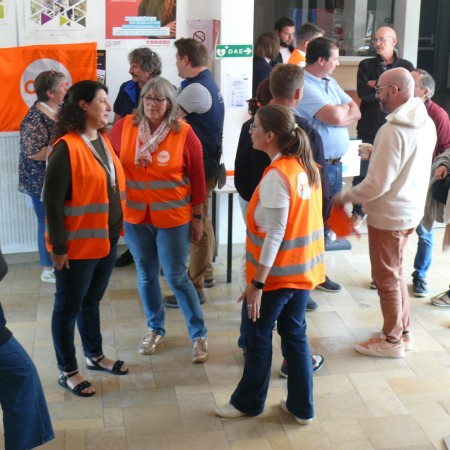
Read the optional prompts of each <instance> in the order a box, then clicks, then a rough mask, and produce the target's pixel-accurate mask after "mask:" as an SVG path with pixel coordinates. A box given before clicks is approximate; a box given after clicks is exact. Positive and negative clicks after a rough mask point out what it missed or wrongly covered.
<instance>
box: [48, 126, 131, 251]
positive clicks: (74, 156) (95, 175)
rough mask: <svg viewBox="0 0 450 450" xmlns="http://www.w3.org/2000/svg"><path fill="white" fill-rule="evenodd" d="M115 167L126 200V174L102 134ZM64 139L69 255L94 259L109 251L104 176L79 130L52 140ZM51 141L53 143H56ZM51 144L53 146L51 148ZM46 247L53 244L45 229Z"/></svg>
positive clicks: (65, 206) (120, 189) (65, 203)
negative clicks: (68, 194) (69, 180)
mask: <svg viewBox="0 0 450 450" xmlns="http://www.w3.org/2000/svg"><path fill="white" fill-rule="evenodd" d="M103 137H104V140H105V142H106V145H107V149H105V151H109V153H110V155H111V157H112V160H113V163H114V167H115V170H116V179H117V187H118V189H119V192H120V197H121V200H122V209H123V208H124V206H125V205H124V203H125V176H124V173H123V169H122V165H121V164H120V161H119V159H118V158H117V156H116V155H115V153H114V150H113V148H112V146H111V143H110V142H109V140H108V138H107V137H106V136H104V135H103ZM61 140H63V141H65V142H66V144H67V147H68V150H69V157H70V168H71V174H72V199H71V200H69V201H65V202H64V228H65V230H66V235H67V254H68V255H69V259H97V258H103V257H104V256H106V255H107V254H108V253H109V250H110V244H109V226H108V215H109V200H108V190H107V184H106V183H107V176H106V175H105V170H104V168H103V167H102V166H101V165H100V163H99V162H98V161H97V159H96V158H95V156H94V155H93V154H92V152H91V150H90V149H89V148H88V146H87V145H86V144H85V143H84V141H83V139H82V137H81V136H80V135H79V134H78V133H73V132H72V133H68V134H65V135H64V136H62V137H61V138H60V139H58V140H57V141H56V142H55V145H56V144H57V143H58V142H59V141H61ZM55 145H54V146H55ZM54 146H53V148H54ZM51 155H52V153H51V152H50V154H49V158H51ZM46 241H47V249H48V251H49V252H51V251H52V249H53V246H52V244H51V242H50V238H49V235H48V233H47V232H46Z"/></svg>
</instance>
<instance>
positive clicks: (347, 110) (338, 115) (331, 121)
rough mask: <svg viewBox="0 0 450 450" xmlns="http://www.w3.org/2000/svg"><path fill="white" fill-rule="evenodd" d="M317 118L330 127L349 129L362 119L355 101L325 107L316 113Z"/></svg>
mask: <svg viewBox="0 0 450 450" xmlns="http://www.w3.org/2000/svg"><path fill="white" fill-rule="evenodd" d="M316 117H317V118H318V119H319V120H321V121H322V122H324V123H326V124H328V125H334V126H338V127H348V126H349V125H352V124H353V123H355V122H356V121H357V120H359V119H360V118H361V112H360V111H359V108H358V105H357V104H356V102H354V101H353V100H351V101H350V103H342V104H340V105H331V104H328V105H325V106H324V107H323V108H322V109H320V110H319V111H318V112H317V113H316Z"/></svg>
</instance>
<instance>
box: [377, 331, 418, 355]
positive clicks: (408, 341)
mask: <svg viewBox="0 0 450 450" xmlns="http://www.w3.org/2000/svg"><path fill="white" fill-rule="evenodd" d="M380 339H384V340H386V335H385V334H384V333H383V332H382V331H381V332H380ZM402 341H403V346H404V347H405V352H410V351H411V350H412V349H413V347H414V341H413V337H412V334H411V333H410V332H409V331H408V332H406V333H403V334H402Z"/></svg>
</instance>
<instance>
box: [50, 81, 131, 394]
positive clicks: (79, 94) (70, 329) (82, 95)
mask: <svg viewBox="0 0 450 450" xmlns="http://www.w3.org/2000/svg"><path fill="white" fill-rule="evenodd" d="M110 112H111V105H110V103H109V100H108V95H107V88H106V87H105V86H104V85H102V84H100V83H97V82H96V81H89V80H86V81H80V82H78V83H75V84H74V85H73V86H72V87H71V88H70V89H69V90H68V91H67V94H66V96H65V97H64V102H63V104H62V105H61V108H60V111H59V113H58V122H57V125H56V127H55V134H54V139H55V141H56V142H55V143H54V146H53V148H52V149H51V151H50V154H49V162H48V167H47V174H46V178H45V185H44V204H45V208H46V213H47V235H46V238H47V248H48V250H49V252H50V253H51V257H52V260H53V264H54V266H55V277H56V293H55V303H54V307H53V315H52V335H53V343H54V346H55V351H56V359H57V363H58V368H59V370H60V371H61V375H60V378H59V380H58V383H59V385H60V386H62V387H63V388H65V389H67V390H69V391H70V392H72V393H73V394H75V395H77V396H80V397H91V396H93V395H95V389H94V388H93V386H92V385H91V384H90V383H89V382H88V381H87V380H85V379H84V377H83V376H82V375H81V374H80V373H79V372H78V365H77V360H76V356H75V345H74V331H75V322H77V324H78V330H79V332H80V336H81V342H82V345H83V352H84V356H85V358H86V368H87V369H89V370H97V371H103V372H108V373H111V374H113V375H126V374H127V373H128V368H127V367H126V366H125V364H124V362H123V361H113V360H111V359H109V358H106V357H105V356H104V355H103V349H102V335H101V332H100V308H99V305H100V300H101V299H102V297H103V294H104V292H105V290H106V287H107V285H108V282H109V279H110V276H111V272H112V269H113V267H114V262H115V259H116V253H117V241H118V239H119V236H120V232H121V230H122V225H123V213H122V209H123V208H122V202H123V201H124V197H125V177H124V174H123V170H122V166H121V164H120V161H119V160H118V158H117V156H116V155H115V154H114V151H113V149H112V146H111V144H110V142H109V141H108V138H107V137H106V136H105V134H104V127H105V126H106V125H107V124H108V118H109V113H110Z"/></svg>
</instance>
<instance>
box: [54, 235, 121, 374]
mask: <svg viewBox="0 0 450 450" xmlns="http://www.w3.org/2000/svg"><path fill="white" fill-rule="evenodd" d="M117 241H118V239H112V240H111V249H110V251H109V254H108V255H106V256H105V257H103V258H98V259H71V260H70V261H69V266H70V268H69V269H62V270H55V278H56V293H55V304H54V307H53V315H52V335H53V344H54V346H55V352H56V360H57V363H58V369H59V370H61V371H63V372H73V371H75V370H77V368H78V365H77V359H76V356H75V344H74V333H75V322H77V325H78V331H79V332H80V336H81V342H82V344H83V352H84V356H86V357H89V358H97V357H99V356H101V355H103V349H102V334H101V332H100V300H101V299H102V298H103V294H104V293H105V291H106V288H107V286H108V283H109V279H110V277H111V272H112V270H113V267H114V263H115V261H116V255H117ZM93 245H94V244H93Z"/></svg>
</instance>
